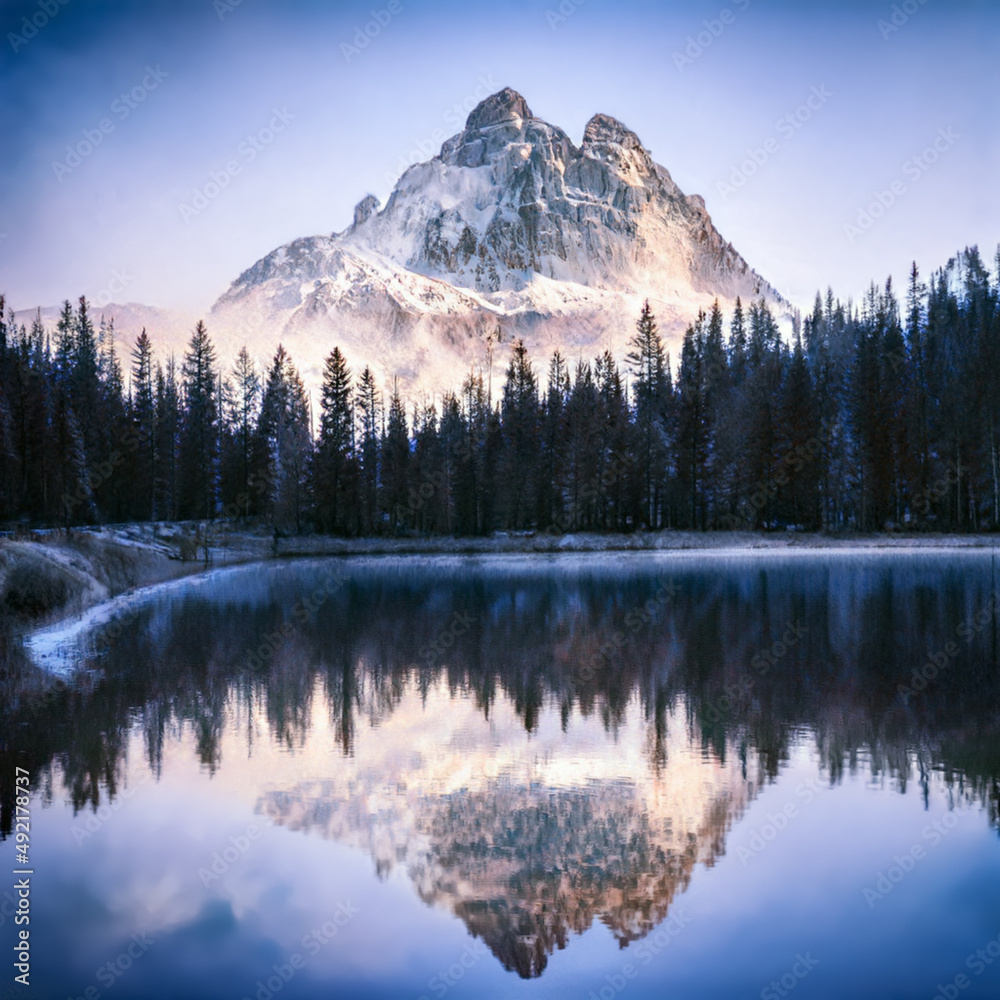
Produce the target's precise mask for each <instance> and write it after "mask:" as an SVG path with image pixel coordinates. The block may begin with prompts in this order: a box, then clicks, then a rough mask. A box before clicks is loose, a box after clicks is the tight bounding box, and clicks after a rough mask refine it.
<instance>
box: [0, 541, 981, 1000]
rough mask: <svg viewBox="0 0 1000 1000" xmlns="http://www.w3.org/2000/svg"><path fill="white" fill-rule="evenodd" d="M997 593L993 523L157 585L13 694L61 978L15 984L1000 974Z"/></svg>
mask: <svg viewBox="0 0 1000 1000" xmlns="http://www.w3.org/2000/svg"><path fill="white" fill-rule="evenodd" d="M998 609H1000V571H998V567H997V565H996V563H995V561H994V558H993V556H992V554H991V553H990V552H989V551H969V552H964V553H963V552H951V553H946V552H941V551H938V552H934V551H923V552H916V553H900V552H898V551H896V552H891V551H869V552H861V551H853V552H852V551H833V552H812V553H806V552H802V553H776V552H757V553H746V554H742V555H740V554H725V553H709V554H705V553H702V554H696V553H673V554H661V555H652V554H651V555H648V556H646V555H641V554H628V555H624V556H608V555H603V556H596V555H595V556H588V555H565V556H558V557H548V556H523V557H481V558H474V557H468V558H458V557H455V558H451V557H448V558H444V557H442V558H431V557H427V558H423V557H408V558H405V559H401V558H388V557H386V558H376V557H371V558H356V559H346V560H337V559H328V560H308V561H295V562H283V563H272V564H268V565H265V566H252V567H244V568H236V569H231V570H226V571H219V572H215V573H213V574H210V575H209V576H208V577H206V578H204V579H201V580H198V581H188V582H187V583H185V584H184V585H181V586H172V587H167V588H164V589H163V590H161V591H154V592H152V593H150V594H148V595H146V596H145V597H143V598H142V599H140V600H137V601H134V602H132V603H130V604H125V605H122V606H121V607H120V608H119V610H118V612H117V616H116V617H113V618H111V619H109V620H104V621H100V620H98V621H96V623H95V624H94V625H93V627H92V628H90V629H89V630H87V631H84V632H82V633H80V634H78V635H76V636H75V637H74V638H73V639H72V645H71V647H70V655H72V656H74V657H75V658H76V659H77V661H78V662H82V664H83V666H84V668H85V669H84V671H83V672H82V673H80V674H78V675H77V676H76V677H75V678H74V679H73V680H71V681H70V683H69V684H68V685H66V686H62V685H60V688H59V689H58V690H57V691H55V692H54V693H50V694H49V695H48V696H47V697H46V698H45V699H38V698H37V697H36V698H27V699H25V698H22V699H21V700H20V701H18V702H17V703H16V704H11V702H10V701H9V700H8V701H7V702H5V706H4V709H3V714H2V719H0V721H2V723H3V728H4V737H3V738H4V740H5V741H6V743H5V746H4V748H3V749H4V751H5V753H4V760H5V764H4V767H5V773H4V774H3V776H2V790H3V824H4V829H5V831H9V830H10V828H11V826H12V818H11V815H12V801H13V779H12V775H10V774H8V773H6V772H7V771H11V772H12V771H13V766H10V767H8V766H7V763H6V762H12V763H14V762H16V763H18V764H19V765H20V766H22V767H26V768H28V769H29V770H30V772H31V781H32V794H31V812H32V827H31V850H32V861H33V866H34V872H35V874H34V876H33V879H34V881H33V888H32V891H33V895H32V911H31V943H32V955H33V959H32V981H33V985H32V986H31V987H30V988H28V989H24V988H22V987H16V986H11V985H10V979H11V977H12V975H13V973H9V969H8V971H5V973H4V980H3V981H4V988H5V989H6V990H7V991H8V993H9V995H11V996H24V997H44V998H58V1000H62V998H64V997H70V998H77V997H87V998H88V1000H93V998H95V997H97V996H101V997H104V996H107V997H111V998H112V1000H126V998H132V997H136V998H140V997H141V998H145V1000H149V998H164V1000H167V998H169V1000H176V998H187V1000H196V998H212V1000H216V998H226V997H231V998H232V1000H241V998H243V997H247V998H251V1000H254V998H256V1000H271V998H272V997H276V998H280V1000H286V998H293V997H303V998H313V997H324V998H325V997H330V998H337V1000H340V998H345V1000H346V998H362V997H363V998H382V997H385V998H392V1000H405V998H410V1000H420V998H427V1000H433V998H437V997H446V996H447V997H449V998H455V1000H458V998H461V997H469V998H471V997H476V998H483V997H488V998H492V997H497V998H516V997H522V996H524V997H528V996H530V997H545V998H579V1000H590V998H594V997H596V998H598V1000H614V998H616V997H618V996H624V997H626V998H634V1000H643V998H654V997H655V998H658V1000H662V998H667V997H677V998H680V1000H696V998H724V1000H731V998H737V997H748V998H753V997H762V998H764V1000H771V998H774V997H784V996H787V995H794V997H795V998H796V1000H798V998H800V997H801V998H807V997H830V998H844V997H851V998H868V997H870V998H877V1000H892V998H900V1000H914V998H927V1000H933V998H938V997H940V998H953V997H958V996H961V997H963V998H973V997H977V998H979V997H981V998H985V997H991V998H995V997H997V996H998V995H1000V837H998V829H1000V823H998V805H1000V672H998V662H1000V657H998V652H1000V636H998V624H1000V622H998V618H1000V611H998ZM12 751H17V752H12ZM0 862H2V868H3V870H4V871H5V872H8V873H9V872H10V871H11V869H12V868H14V867H16V865H15V863H14V847H13V840H12V839H11V838H10V837H8V839H7V840H6V841H4V842H3V843H2V844H0ZM3 879H4V883H3V884H2V885H0V897H2V896H3V893H4V892H6V891H8V890H9V889H10V883H11V882H12V877H11V876H10V875H4V876H3ZM7 909H9V908H5V909H4V913H3V916H0V924H2V926H3V931H2V935H3V943H4V951H5V953H8V957H9V949H10V945H9V942H10V941H12V940H13V926H12V920H11V917H10V915H9V913H8V912H7ZM8 965H9V962H7V961H5V963H4V966H5V969H6V968H7V967H8ZM88 990H89V991H90V992H88ZM8 993H4V994H3V995H4V996H6V995H8Z"/></svg>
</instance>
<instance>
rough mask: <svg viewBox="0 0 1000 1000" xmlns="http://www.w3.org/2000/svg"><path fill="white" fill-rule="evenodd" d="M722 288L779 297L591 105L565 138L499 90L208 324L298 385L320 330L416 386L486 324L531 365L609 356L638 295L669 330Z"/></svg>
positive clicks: (696, 206)
mask: <svg viewBox="0 0 1000 1000" xmlns="http://www.w3.org/2000/svg"><path fill="white" fill-rule="evenodd" d="M737 295H739V296H742V297H743V299H744V301H746V300H749V299H751V298H753V297H756V296H764V297H765V298H767V299H768V300H769V301H771V302H772V303H774V304H776V305H778V306H779V307H784V306H785V305H786V303H785V302H784V300H783V299H782V298H781V296H780V295H779V294H778V293H777V292H776V291H775V290H774V289H773V288H772V287H771V286H770V285H769V284H768V283H767V282H766V281H765V280H764V279H763V278H762V277H761V276H760V275H759V274H757V273H756V272H755V271H753V270H752V269H751V268H750V267H749V265H748V264H747V262H746V261H745V260H744V259H743V258H742V257H741V256H740V255H739V254H738V253H737V252H736V251H735V250H734V249H733V247H732V246H731V245H730V244H729V243H727V242H726V241H725V240H724V239H723V237H722V236H721V235H720V234H719V232H718V230H717V229H716V228H715V226H714V225H713V224H712V220H711V218H710V217H709V215H708V212H707V211H706V210H705V203H704V201H703V199H702V198H701V197H700V196H699V195H684V193H683V192H682V191H681V190H680V189H679V188H678V187H677V185H676V184H675V183H674V182H673V180H672V179H671V177H670V174H669V173H668V172H667V170H666V169H665V168H663V167H662V166H660V165H658V164H656V163H654V162H653V160H652V158H651V157H650V154H649V152H648V151H647V150H646V149H645V148H644V147H643V145H642V143H641V142H640V141H639V138H638V137H637V136H636V135H635V133H633V132H631V131H630V130H629V129H628V128H626V127H625V126H624V125H623V124H622V123H621V122H619V121H617V120H616V119H614V118H611V117H609V116H607V115H602V114H598V115H595V116H594V117H593V118H591V120H590V121H589V122H588V123H587V126H586V129H585V131H584V134H583V141H582V143H581V145H580V146H577V145H575V144H574V143H573V141H572V140H571V139H570V138H569V136H567V135H566V133H565V132H563V131H562V130H561V129H560V128H557V127H556V126H554V125H549V124H548V123H546V122H544V121H542V120H541V119H539V118H536V117H535V116H534V115H533V114H532V112H531V110H530V109H529V107H528V105H527V103H526V102H525V100H524V98H523V97H522V96H521V95H520V94H518V93H517V92H515V91H513V90H511V89H510V88H505V89H504V90H501V91H500V92H499V93H496V94H493V95H492V96H491V97H488V98H486V100H484V101H483V102H482V103H480V104H479V105H478V106H477V107H476V108H475V109H474V110H473V111H472V113H471V114H470V115H469V117H468V120H467V122H466V124H465V128H464V129H463V130H462V132H461V133H459V134H458V135H456V136H454V137H452V138H451V139H449V140H447V141H446V142H445V143H444V145H443V146H442V148H441V152H440V154H439V155H438V156H435V157H434V158H433V159H431V160H428V161H427V162H426V163H419V164H416V165H415V166H412V167H410V168H409V169H408V170H407V171H406V172H405V173H404V174H403V176H402V177H401V178H400V179H399V182H398V183H397V185H396V187H395V189H394V190H393V192H392V194H391V195H390V197H389V200H388V202H387V203H386V205H385V206H384V207H380V206H379V203H378V200H377V199H376V198H374V197H373V196H371V195H369V196H368V197H366V198H365V199H363V200H362V201H361V202H360V203H359V204H358V206H357V208H356V209H355V211H354V221H353V223H352V224H351V225H350V226H349V227H348V228H347V229H345V230H344V231H343V232H340V233H333V234H331V235H328V236H310V237H304V238H302V239H297V240H294V241H293V242H291V243H288V244H286V245H285V246H282V247H278V249H276V250H274V251H272V252H271V253H270V254H268V255H267V256H266V257H264V258H263V259H261V260H259V261H257V263H255V264H254V265H253V266H252V267H250V268H249V269H248V270H246V271H244V272H243V274H241V275H240V276H239V277H238V278H237V279H236V281H235V282H233V284H232V285H231V286H230V288H229V289H228V290H227V291H226V292H225V294H224V295H222V297H221V298H220V299H219V300H218V301H217V302H216V304H215V306H214V307H213V309H212V315H211V317H210V318H209V324H208V325H209V328H210V330H211V331H212V332H213V334H215V335H217V337H218V338H219V341H220V344H221V345H222V346H223V349H224V351H225V348H226V347H227V346H228V345H229V343H230V342H232V343H234V344H235V341H236V340H237V339H239V340H240V341H241V342H242V341H244V340H245V341H248V342H249V343H250V345H251V347H255V346H257V345H258V344H264V343H265V342H266V344H267V345H268V347H270V346H271V345H273V344H274V343H275V342H276V341H277V340H278V339H280V340H281V341H282V342H283V343H284V344H285V346H286V348H287V349H288V350H289V351H290V353H291V355H292V357H293V358H294V359H295V360H296V361H297V362H298V364H299V366H300V368H301V369H302V370H303V373H304V374H305V375H306V377H307V379H308V380H309V381H311V382H312V381H315V380H318V378H319V375H320V372H321V369H322V363H323V358H324V357H325V356H326V354H328V353H329V351H330V350H331V349H332V347H333V346H334V345H335V344H337V345H339V346H340V347H341V349H342V350H343V351H344V352H345V354H346V355H347V357H348V359H349V361H350V362H351V364H352V367H353V369H354V370H355V371H360V369H361V367H363V366H364V365H366V364H368V365H371V366H372V368H373V369H374V370H375V371H376V373H377V374H379V375H380V376H381V378H382V380H383V382H384V383H385V382H388V381H389V380H390V379H392V378H393V377H399V378H400V380H401V383H402V385H403V386H404V387H405V388H406V389H407V391H408V392H412V391H413V390H414V389H417V390H432V391H433V390H441V389H450V388H454V389H457V388H458V385H459V383H460V381H461V378H462V377H463V376H464V374H465V373H466V372H467V371H468V370H469V368H470V366H472V365H483V364H484V363H485V359H486V349H487V338H488V336H489V335H490V334H491V333H494V332H495V331H496V330H497V328H498V327H499V329H500V332H501V340H502V341H503V342H508V343H509V342H510V341H511V340H513V338H514V337H523V338H524V340H525V342H526V343H527V344H528V346H529V348H530V349H531V350H532V353H533V355H534V356H535V357H536V359H537V360H538V361H541V362H542V363H544V361H545V359H546V357H547V355H548V354H549V353H550V352H551V351H552V350H553V349H554V348H555V347H559V348H561V349H562V351H563V353H564V355H566V356H567V357H568V358H569V359H570V360H574V359H575V358H577V357H585V358H588V357H592V356H593V355H595V354H597V353H599V352H600V351H602V350H604V349H605V348H606V347H610V348H611V350H612V351H613V352H614V353H615V354H616V355H618V356H619V357H621V356H622V355H623V354H624V352H625V344H626V342H627V341H628V338H629V337H630V336H631V335H632V333H633V331H634V327H635V320H636V317H637V315H638V312H639V309H640V307H641V304H642V301H643V299H645V298H649V300H650V302H651V304H652V306H653V308H654V311H655V312H656V314H657V317H658V320H659V323H660V327H661V330H662V331H663V332H664V333H665V334H666V335H667V338H668V341H669V340H672V339H674V336H672V335H678V334H680V333H681V332H682V331H683V329H684V327H685V326H686V325H687V323H688V322H690V320H691V319H692V318H693V317H694V316H695V315H696V313H697V311H698V310H699V309H702V308H703V309H707V308H709V307H710V305H711V302H712V300H713V299H714V298H715V297H718V298H719V299H720V302H721V303H722V304H723V306H724V307H725V308H730V307H731V305H732V303H733V301H734V300H735V298H736V296H737Z"/></svg>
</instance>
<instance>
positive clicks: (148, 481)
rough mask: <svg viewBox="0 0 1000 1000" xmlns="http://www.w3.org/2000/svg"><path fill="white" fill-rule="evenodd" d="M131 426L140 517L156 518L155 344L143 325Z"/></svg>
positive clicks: (134, 367) (137, 348) (137, 344)
mask: <svg viewBox="0 0 1000 1000" xmlns="http://www.w3.org/2000/svg"><path fill="white" fill-rule="evenodd" d="M132 426H133V429H134V433H135V441H136V444H137V448H136V455H135V461H134V463H133V487H132V488H133V497H134V508H135V511H136V514H137V516H138V517H140V518H149V519H150V520H153V519H155V517H156V391H155V387H154V385H153V345H152V342H151V341H150V339H149V336H148V335H147V333H146V328H145V327H143V328H142V333H140V334H139V336H138V338H137V339H136V342H135V347H134V348H132Z"/></svg>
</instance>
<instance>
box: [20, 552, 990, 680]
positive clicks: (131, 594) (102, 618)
mask: <svg viewBox="0 0 1000 1000" xmlns="http://www.w3.org/2000/svg"><path fill="white" fill-rule="evenodd" d="M230 537H231V541H233V542H237V543H238V547H239V549H240V550H241V551H242V555H243V558H239V559H236V560H232V559H230V560H229V561H227V562H226V563H225V564H224V565H219V564H210V565H209V566H207V567H206V568H204V569H202V570H200V571H195V570H194V568H193V567H191V570H192V571H191V572H189V573H187V574H185V575H183V576H180V577H178V576H177V571H176V563H173V564H168V563H167V561H166V557H164V564H163V566H162V576H161V577H160V578H159V579H157V578H156V576H157V574H156V573H155V571H154V573H153V574H152V578H151V579H148V581H147V582H146V583H144V584H143V585H142V586H138V587H133V588H130V589H127V590H125V591H123V592H121V593H118V594H112V595H108V596H106V597H105V599H103V600H96V601H92V602H91V603H85V604H84V605H83V606H82V607H81V606H79V605H78V606H77V607H75V608H73V609H72V610H70V609H66V612H65V613H63V614H61V615H59V616H57V617H55V618H50V619H49V620H48V621H46V622H45V623H44V624H40V623H34V624H32V625H30V626H29V627H28V628H27V629H26V630H25V632H24V633H23V635H22V639H23V643H24V646H25V649H26V651H27V652H28V653H29V655H30V657H31V659H32V661H33V662H34V663H35V665H36V666H37V667H39V668H40V669H41V670H43V671H44V672H45V673H47V674H48V675H50V676H54V677H63V678H66V677H69V676H70V675H71V674H72V673H73V672H74V670H75V669H76V660H77V659H78V657H79V654H80V653H81V652H82V647H81V640H82V639H84V638H86V637H90V638H91V639H93V638H94V637H95V636H100V635H101V634H102V631H103V630H101V626H105V627H111V628H113V627H114V625H113V623H115V622H118V621H120V620H121V618H122V617H123V616H125V615H127V614H128V613H129V612H130V611H132V610H133V609H136V608H138V607H140V606H142V605H143V604H144V603H145V602H146V601H147V600H149V599H151V598H153V597H156V596H159V595H162V594H165V593H168V592H169V591H171V590H184V589H188V588H192V587H198V586H201V585H203V584H204V583H206V582H207V581H209V580H211V579H213V578H216V577H218V576H219V575H220V574H223V573H229V572H238V571H239V570H241V569H243V570H246V569H247V568H253V567H262V566H264V565H267V564H275V565H277V564H279V563H281V562H283V561H286V560H297V559H310V558H322V557H330V558H333V557H348V558H351V557H372V556H375V557H389V558H393V557H396V558H401V559H407V560H409V559H413V560H420V559H434V558H437V557H449V559H452V558H458V559H461V558H463V557H477V556H487V557H489V556H501V557H502V556H512V557H514V556H519V557H531V556H536V555H541V556H549V557H551V556H558V555H571V556H574V555H586V554H595V555H600V554H606V555H611V556H626V555H663V556H667V555H674V556H683V557H698V556H709V557H718V558H733V557H760V556H764V557H767V556H795V555H799V556H810V555H812V556H815V555H822V554H837V555H844V556H849V555H858V554H864V553H871V554H874V553H881V554H891V553H905V552H912V553H915V554H916V553H921V554H924V555H931V554H934V553H941V554H955V553H969V554H973V553H982V554H985V553H986V552H995V551H996V550H997V549H1000V536H989V535H935V536H932V535H924V536H919V537H887V536H824V535H794V534H784V535H758V534H751V533H733V532H718V533H705V534H702V533H698V532H660V533H657V534H648V535H646V534H636V535H625V536H621V535H597V534H574V535H564V536H550V535H532V534H515V533H508V534H498V535H494V536H491V537H487V538H450V537H449V538H420V539H417V538H411V539H400V538H395V539H380V538H369V539H338V538H329V537H317V536H304V537H294V538H283V539H280V540H279V541H278V546H277V550H278V551H277V555H275V554H274V552H273V548H274V543H273V540H272V539H269V538H268V539H265V536H263V535H261V534H256V535H254V534H253V533H247V534H246V535H245V536H242V537H241V536H237V535H232V536H230ZM119 540H120V536H119ZM265 541H267V542H269V543H270V544H269V545H268V546H267V548H270V550H271V551H269V552H267V551H266V548H265V545H264V542H265ZM265 553H266V554H265ZM88 645H89V646H90V647H93V646H94V642H91V643H89V644H88Z"/></svg>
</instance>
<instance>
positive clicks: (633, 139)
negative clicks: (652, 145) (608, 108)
mask: <svg viewBox="0 0 1000 1000" xmlns="http://www.w3.org/2000/svg"><path fill="white" fill-rule="evenodd" d="M581 148H582V151H583V154H584V156H591V157H594V158H595V159H599V160H612V161H624V160H625V159H631V160H633V161H635V162H637V163H638V164H640V165H641V166H643V167H644V168H645V169H646V170H647V171H652V169H653V159H652V157H651V156H650V155H649V151H648V150H647V149H646V147H645V146H643V144H642V142H641V141H640V140H639V137H638V136H637V135H636V134H635V132H633V131H632V130H631V129H630V128H627V127H626V126H625V125H623V124H622V123H621V122H620V121H619V120H618V119H617V118H612V117H611V115H604V114H596V115H594V117H593V118H591V119H590V121H589V122H587V127H586V128H585V129H584V130H583V145H582V147H581Z"/></svg>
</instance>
